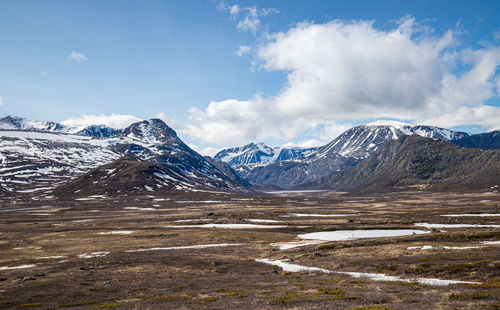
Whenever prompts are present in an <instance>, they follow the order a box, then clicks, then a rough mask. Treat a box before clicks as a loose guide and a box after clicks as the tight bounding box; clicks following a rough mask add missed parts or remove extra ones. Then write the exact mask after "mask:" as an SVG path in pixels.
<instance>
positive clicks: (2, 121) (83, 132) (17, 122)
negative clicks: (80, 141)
mask: <svg viewBox="0 0 500 310" xmlns="http://www.w3.org/2000/svg"><path fill="white" fill-rule="evenodd" d="M0 129H8V130H23V131H43V132H54V133H68V134H76V135H80V136H89V137H96V138H110V137H116V136H118V135H119V134H120V133H121V130H120V129H115V128H111V127H108V126H105V125H91V126H87V127H85V128H82V127H76V126H66V125H62V124H59V123H56V122H44V121H36V120H31V119H27V118H23V117H18V116H11V115H9V116H6V117H2V118H0Z"/></svg>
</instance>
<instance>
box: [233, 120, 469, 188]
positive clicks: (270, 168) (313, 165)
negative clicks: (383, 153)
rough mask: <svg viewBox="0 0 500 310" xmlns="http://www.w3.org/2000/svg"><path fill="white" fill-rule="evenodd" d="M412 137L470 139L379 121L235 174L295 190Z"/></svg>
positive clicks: (449, 132) (461, 134)
mask: <svg viewBox="0 0 500 310" xmlns="http://www.w3.org/2000/svg"><path fill="white" fill-rule="evenodd" d="M413 134H416V135H419V136H423V137H426V138H434V139H441V140H452V139H460V138H463V137H467V136H469V134H467V133H465V132H456V131H452V130H448V129H444V128H439V127H433V126H422V125H409V124H405V123H401V122H395V121H377V122H373V123H368V124H366V125H361V126H356V127H353V128H351V129H349V130H347V131H345V132H344V133H342V134H341V135H340V136H338V137H337V138H335V139H334V140H333V141H332V142H330V143H328V144H327V145H325V146H322V147H320V148H318V149H317V150H315V151H313V152H311V153H309V154H307V155H305V156H304V157H299V158H295V159H291V160H286V161H280V162H275V163H269V164H267V165H265V166H251V165H240V166H237V167H235V170H236V171H237V172H238V173H239V174H240V175H242V176H243V177H245V178H247V179H249V180H250V181H251V182H252V183H255V184H265V185H272V186H279V187H282V188H293V187H296V186H298V185H300V184H303V183H309V182H312V181H314V180H316V179H319V178H323V177H325V176H328V175H331V174H335V173H337V172H338V171H341V170H343V169H345V168H347V167H350V166H354V165H356V164H357V163H358V162H360V161H361V160H363V159H365V158H366V157H368V155H370V154H371V153H372V152H374V151H375V150H377V148H378V147H379V146H380V145H382V144H383V143H386V142H388V141H392V140H395V139H398V137H400V136H403V135H413Z"/></svg>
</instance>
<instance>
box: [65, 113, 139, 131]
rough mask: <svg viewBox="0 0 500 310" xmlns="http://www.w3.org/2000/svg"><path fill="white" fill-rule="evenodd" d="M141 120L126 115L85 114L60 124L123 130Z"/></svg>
mask: <svg viewBox="0 0 500 310" xmlns="http://www.w3.org/2000/svg"><path fill="white" fill-rule="evenodd" d="M140 121H142V119H140V118H137V117H135V116H132V115H126V114H111V115H103V114H99V115H95V114H85V115H81V116H78V117H71V118H68V119H66V120H64V121H62V122H61V123H62V124H63V125H66V126H72V127H77V128H85V127H87V126H90V125H105V126H108V127H112V128H115V129H120V128H125V127H127V126H128V125H130V124H132V123H136V122H140Z"/></svg>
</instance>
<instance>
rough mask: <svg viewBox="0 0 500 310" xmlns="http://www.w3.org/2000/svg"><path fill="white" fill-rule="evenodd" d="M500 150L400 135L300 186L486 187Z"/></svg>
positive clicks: (498, 169)
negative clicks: (355, 162) (346, 165)
mask: <svg viewBox="0 0 500 310" xmlns="http://www.w3.org/2000/svg"><path fill="white" fill-rule="evenodd" d="M499 176H500V150H489V151H486V150H481V149H467V148H462V147H460V146H457V145H455V144H452V143H450V142H447V141H443V140H439V139H429V138H423V137H420V136H418V135H413V136H406V135H405V136H401V137H400V138H399V139H397V140H394V141H391V142H388V143H386V144H384V145H382V146H381V147H380V148H379V149H378V150H376V151H375V152H373V153H372V154H371V155H370V156H369V157H368V158H366V159H365V160H363V161H362V162H360V163H359V164H358V165H356V166H354V167H351V168H349V169H346V170H344V171H341V172H339V173H337V174H335V175H331V176H328V177H324V178H322V179H320V180H317V181H315V182H312V183H310V184H308V185H306V186H303V188H328V189H335V190H342V191H343V190H347V191H380V190H392V189H394V188H398V187H406V186H411V185H425V186H431V187H433V188H439V187H446V188H463V187H467V188H469V189H470V188H488V187H490V186H495V185H497V184H499V183H500V178H499Z"/></svg>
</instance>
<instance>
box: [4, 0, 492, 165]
mask: <svg viewBox="0 0 500 310" xmlns="http://www.w3.org/2000/svg"><path fill="white" fill-rule="evenodd" d="M475 2H477V3H475ZM475 2H472V1H458V0H455V1H426V0H423V1H326V0H325V1H319V0H311V1H291V0H290V1H275V0H266V1H229V0H227V1H226V0H223V1H221V0H190V1H173V0H172V1H170V0H165V1H153V0H149V1H121V0H120V1H118V0H108V1H93V0H85V1H78V0H74V1H50V0H49V1H25V0H3V1H0V116H6V115H17V116H21V117H27V118H31V119H36V120H44V121H49V120H50V121H57V122H61V123H63V124H67V125H82V126H83V125H90V124H105V125H108V126H112V127H124V126H127V125H128V124H130V123H132V122H135V121H138V120H141V119H150V118H161V119H163V120H164V121H166V122H167V124H168V125H170V126H171V127H172V128H174V129H175V130H176V131H177V133H178V135H179V136H180V137H181V138H182V139H183V140H184V141H185V142H187V143H188V144H189V145H190V146H192V147H193V148H195V149H196V150H198V151H200V152H201V153H203V154H208V155H213V154H214V152H215V151H217V150H220V149H221V148H223V147H228V146H240V145H244V144H247V143H250V142H259V141H263V142H265V143H267V144H269V145H287V146H319V145H323V144H326V143H328V142H329V141H331V140H333V139H334V138H335V137H336V136H338V135H339V134H341V133H342V132H343V131H345V130H347V129H349V128H350V127H352V126H355V125H359V124H363V123H366V122H370V121H373V120H380V119H391V120H399V121H403V122H407V123H411V124H424V125H434V126H439V127H445V128H451V129H455V130H463V131H467V132H471V133H479V132H484V131H491V130H497V129H500V98H499V94H500V19H499V18H498V16H500V2H498V1H475Z"/></svg>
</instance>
